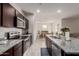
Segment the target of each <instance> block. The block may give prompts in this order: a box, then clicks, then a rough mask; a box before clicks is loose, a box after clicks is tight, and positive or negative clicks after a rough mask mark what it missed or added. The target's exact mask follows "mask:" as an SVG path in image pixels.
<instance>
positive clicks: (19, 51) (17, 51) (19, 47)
mask: <svg viewBox="0 0 79 59" xmlns="http://www.w3.org/2000/svg"><path fill="white" fill-rule="evenodd" d="M14 56H22V42H20V43H19V44H17V45H16V46H15V47H14Z"/></svg>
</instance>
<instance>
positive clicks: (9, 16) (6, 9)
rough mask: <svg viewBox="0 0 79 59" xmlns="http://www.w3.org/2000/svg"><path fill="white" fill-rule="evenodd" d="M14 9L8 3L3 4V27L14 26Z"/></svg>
mask: <svg viewBox="0 0 79 59" xmlns="http://www.w3.org/2000/svg"><path fill="white" fill-rule="evenodd" d="M14 17H15V9H14V8H13V7H12V6H11V5H10V4H9V3H3V26H5V27H13V26H14Z"/></svg>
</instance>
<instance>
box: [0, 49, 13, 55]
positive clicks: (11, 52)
mask: <svg viewBox="0 0 79 59" xmlns="http://www.w3.org/2000/svg"><path fill="white" fill-rule="evenodd" d="M0 56H13V49H12V48H11V49H9V50H8V51H6V52H4V53H3V54H1V55H0Z"/></svg>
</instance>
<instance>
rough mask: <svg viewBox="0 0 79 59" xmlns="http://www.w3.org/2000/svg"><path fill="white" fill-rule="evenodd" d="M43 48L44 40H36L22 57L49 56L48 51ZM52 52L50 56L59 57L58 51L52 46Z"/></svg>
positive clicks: (44, 46)
mask: <svg viewBox="0 0 79 59" xmlns="http://www.w3.org/2000/svg"><path fill="white" fill-rule="evenodd" d="M52 46H53V45H52ZM45 48H46V43H45V39H44V38H42V39H37V40H36V41H35V43H33V44H32V45H31V47H30V48H28V50H27V51H26V52H25V53H24V56H49V54H48V51H47V50H46V49H45ZM52 50H53V52H52V56H61V54H60V53H61V52H60V50H58V49H56V48H55V47H54V46H53V47H52Z"/></svg>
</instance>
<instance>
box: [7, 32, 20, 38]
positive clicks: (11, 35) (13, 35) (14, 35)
mask: <svg viewBox="0 0 79 59" xmlns="http://www.w3.org/2000/svg"><path fill="white" fill-rule="evenodd" d="M19 38H20V32H14V31H13V32H8V33H7V39H19Z"/></svg>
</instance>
